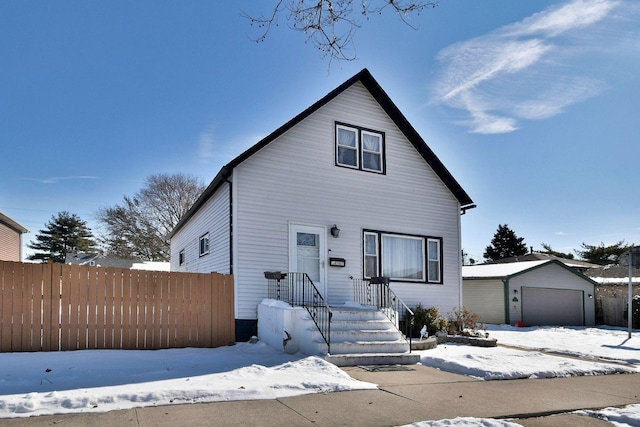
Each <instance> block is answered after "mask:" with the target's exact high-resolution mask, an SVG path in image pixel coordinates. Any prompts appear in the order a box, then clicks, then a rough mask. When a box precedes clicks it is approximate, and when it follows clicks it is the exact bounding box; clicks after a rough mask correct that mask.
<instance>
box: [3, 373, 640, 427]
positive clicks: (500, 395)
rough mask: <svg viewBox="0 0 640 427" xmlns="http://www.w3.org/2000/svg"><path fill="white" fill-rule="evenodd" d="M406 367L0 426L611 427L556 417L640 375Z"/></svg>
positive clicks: (630, 393) (609, 400)
mask: <svg viewBox="0 0 640 427" xmlns="http://www.w3.org/2000/svg"><path fill="white" fill-rule="evenodd" d="M408 368H409V369H411V370H410V371H392V372H370V371H368V370H366V369H363V368H361V367H348V368H344V370H345V371H346V372H347V373H349V375H351V376H352V377H354V378H357V379H359V380H362V381H368V382H373V383H376V384H378V385H379V390H363V391H348V392H337V393H326V394H308V395H304V396H296V397H287V398H281V399H275V400H255V401H238V402H220V403H208V404H191V405H170V406H160V407H147V408H139V409H130V410H124V411H112V412H107V413H90V414H78V415H54V416H42V417H32V418H15V419H0V426H27V427H29V426H53V425H56V426H65V427H67V426H68V427H75V426H89V425H91V426H114V427H125V426H144V427H147V426H148V427H151V426H217V425H220V426H249V425H251V426H397V425H404V424H410V423H413V422H417V421H424V420H439V419H444V418H456V417H478V418H516V419H515V420H514V422H517V423H519V424H521V425H523V426H525V427H544V426H587V427H588V426H611V424H609V423H606V422H604V421H600V420H597V419H594V418H590V417H586V416H580V415H575V414H568V415H567V414H565V415H554V414H564V413H567V412H571V411H575V410H578V409H599V408H604V407H607V406H625V405H629V404H632V403H640V374H621V375H606V376H588V377H570V378H552V379H539V380H531V379H528V380H504V381H480V380H476V379H473V378H469V377H465V376H461V375H456V374H450V373H446V372H442V371H439V370H437V369H433V368H428V367H425V366H422V365H412V366H408Z"/></svg>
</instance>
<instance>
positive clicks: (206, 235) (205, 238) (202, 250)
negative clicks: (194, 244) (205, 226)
mask: <svg viewBox="0 0 640 427" xmlns="http://www.w3.org/2000/svg"><path fill="white" fill-rule="evenodd" d="M205 241H206V247H203V243H204V242H205ZM209 243H210V241H209V233H208V232H207V233H204V234H203V235H202V236H200V239H198V253H199V254H200V256H201V257H203V256H205V255H207V254H208V253H209V249H210V246H209Z"/></svg>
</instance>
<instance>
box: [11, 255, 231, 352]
mask: <svg viewBox="0 0 640 427" xmlns="http://www.w3.org/2000/svg"><path fill="white" fill-rule="evenodd" d="M233 304H234V297H233V276H231V275H224V274H219V273H211V274H200V273H176V272H160V271H144V270H129V269H121V268H102V267H88V266H78V265H64V264H29V263H18V262H8V261H0V310H1V312H0V351H2V352H17V351H58V350H80V349H160V348H174V347H218V346H221V345H228V344H229V343H232V342H234V341H235V320H234V306H233Z"/></svg>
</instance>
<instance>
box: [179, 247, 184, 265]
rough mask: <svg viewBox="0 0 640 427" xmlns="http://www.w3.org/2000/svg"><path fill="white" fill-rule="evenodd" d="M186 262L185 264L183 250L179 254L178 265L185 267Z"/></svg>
mask: <svg viewBox="0 0 640 427" xmlns="http://www.w3.org/2000/svg"><path fill="white" fill-rule="evenodd" d="M184 262H185V256H184V249H182V250H181V251H180V252H178V265H184Z"/></svg>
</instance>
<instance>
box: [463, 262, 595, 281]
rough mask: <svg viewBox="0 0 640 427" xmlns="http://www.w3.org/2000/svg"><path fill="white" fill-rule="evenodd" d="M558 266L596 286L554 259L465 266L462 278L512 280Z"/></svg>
mask: <svg viewBox="0 0 640 427" xmlns="http://www.w3.org/2000/svg"><path fill="white" fill-rule="evenodd" d="M552 264H555V265H558V266H560V267H562V268H564V269H565V270H567V271H569V272H570V273H573V274H575V275H576V276H578V277H581V278H583V279H584V280H586V281H588V282H591V283H592V284H594V285H596V284H597V283H596V282H594V281H593V280H592V279H591V278H589V277H587V276H585V275H584V274H582V273H581V272H580V271H578V270H576V269H574V268H571V267H569V266H568V265H566V264H564V263H563V262H561V261H559V260H557V259H552V260H547V261H544V260H543V261H520V262H510V263H500V264H480V265H465V266H463V267H462V278H463V279H467V280H474V279H511V278H512V277H515V276H519V275H521V274H525V273H528V272H530V271H533V270H537V269H538V268H542V267H545V266H547V265H552Z"/></svg>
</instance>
